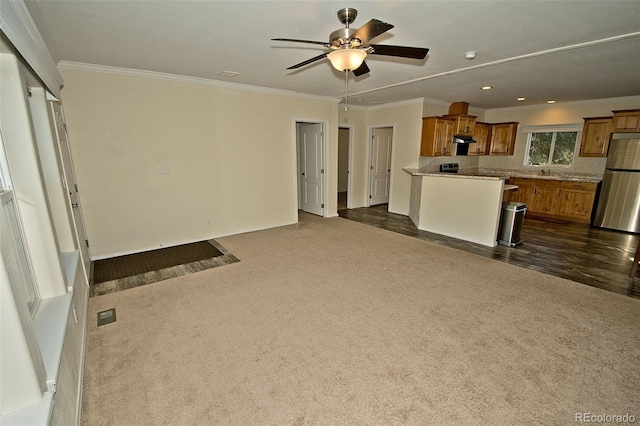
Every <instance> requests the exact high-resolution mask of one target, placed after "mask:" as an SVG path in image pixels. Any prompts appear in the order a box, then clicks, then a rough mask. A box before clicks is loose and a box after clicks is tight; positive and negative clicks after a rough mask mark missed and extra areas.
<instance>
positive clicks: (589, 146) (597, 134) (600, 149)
mask: <svg viewBox="0 0 640 426" xmlns="http://www.w3.org/2000/svg"><path fill="white" fill-rule="evenodd" d="M612 122H613V119H612V118H611V117H591V118H585V119H584V127H583V128H582V141H581V142H580V157H606V156H607V149H608V148H609V137H610V134H611V125H612Z"/></svg>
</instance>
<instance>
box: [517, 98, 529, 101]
mask: <svg viewBox="0 0 640 426" xmlns="http://www.w3.org/2000/svg"><path fill="white" fill-rule="evenodd" d="M526 99H527V98H516V101H524V100H526Z"/></svg>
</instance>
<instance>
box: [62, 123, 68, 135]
mask: <svg viewBox="0 0 640 426" xmlns="http://www.w3.org/2000/svg"><path fill="white" fill-rule="evenodd" d="M62 128H63V129H64V131H65V133H66V132H67V123H62Z"/></svg>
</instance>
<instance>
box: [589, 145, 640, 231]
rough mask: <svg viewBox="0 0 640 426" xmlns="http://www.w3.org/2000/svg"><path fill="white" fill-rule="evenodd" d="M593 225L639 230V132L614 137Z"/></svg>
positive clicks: (621, 229)
mask: <svg viewBox="0 0 640 426" xmlns="http://www.w3.org/2000/svg"><path fill="white" fill-rule="evenodd" d="M593 225H594V226H600V227H602V228H610V229H617V230H620V231H628V232H635V233H640V133H614V134H613V135H612V136H611V141H610V143H609V154H608V155H607V165H606V169H605V171H604V177H603V179H602V187H601V189H600V196H599V197H598V206H597V208H596V214H595V216H594V219H593Z"/></svg>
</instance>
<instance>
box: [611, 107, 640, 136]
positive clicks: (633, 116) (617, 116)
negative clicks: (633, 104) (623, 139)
mask: <svg viewBox="0 0 640 426" xmlns="http://www.w3.org/2000/svg"><path fill="white" fill-rule="evenodd" d="M612 112H613V130H611V131H612V132H613V133H620V132H623V133H624V132H640V109H627V110H621V111H612Z"/></svg>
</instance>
